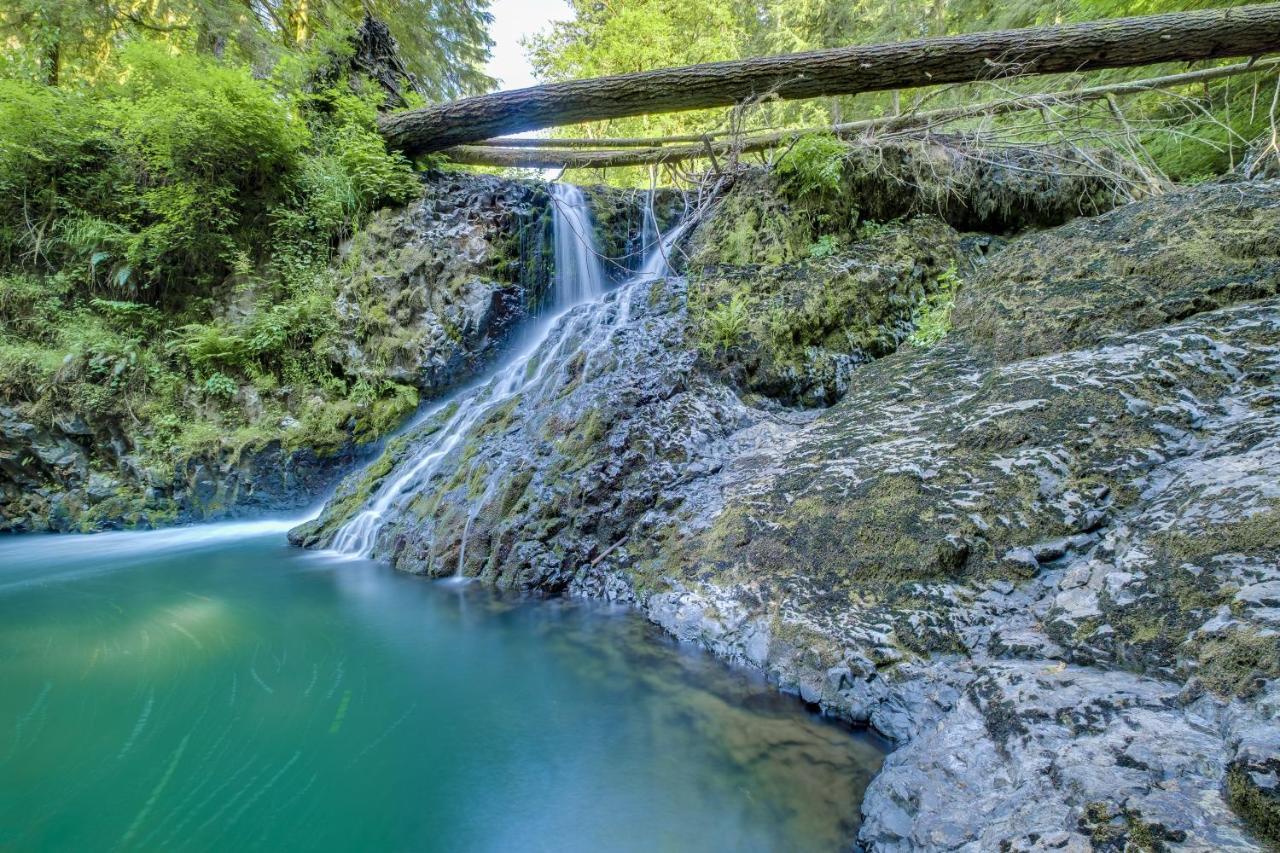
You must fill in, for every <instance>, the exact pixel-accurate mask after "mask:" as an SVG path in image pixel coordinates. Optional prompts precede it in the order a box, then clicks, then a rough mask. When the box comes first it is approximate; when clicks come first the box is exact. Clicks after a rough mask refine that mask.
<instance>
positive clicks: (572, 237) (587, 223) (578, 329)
mask: <svg viewBox="0 0 1280 853" xmlns="http://www.w3.org/2000/svg"><path fill="white" fill-rule="evenodd" d="M550 191H551V195H552V198H553V202H554V205H555V207H554V210H553V213H552V230H553V244H554V252H555V276H554V279H553V283H552V294H551V298H550V300H549V305H550V308H549V309H548V310H547V311H546V312H545V313H544V315H543V317H542V318H540V319H539V320H537V321H535V325H533V326H532V327H531V328H529V329H527V330H526V331H525V333H524V334H523V335H522V336H521V337H520V338H519V339H518V341H519V342H518V344H517V345H516V346H515V347H513V349H512V351H511V352H510V354H509V355H508V356H507V358H506V359H505V360H504V361H503V363H501V364H500V365H499V366H498V368H497V369H496V370H495V372H494V373H493V374H492V376H491V378H490V379H489V380H488V381H487V382H483V383H481V384H479V385H476V386H473V387H472V388H470V389H468V390H465V391H463V392H461V393H460V394H458V395H456V396H454V397H453V398H452V399H451V400H449V401H447V402H446V403H443V404H441V405H440V406H438V407H435V408H433V409H431V410H429V411H428V412H426V413H425V414H424V415H423V416H422V418H421V420H420V423H422V422H425V421H426V420H428V419H429V418H432V417H436V416H438V415H439V414H440V413H441V412H443V411H447V410H448V408H449V407H453V408H452V413H451V414H450V415H449V416H448V417H447V419H446V421H445V422H444V424H443V425H442V426H441V427H440V428H439V429H437V430H435V431H434V432H433V433H431V434H430V435H429V436H426V437H425V438H424V439H422V441H421V442H420V443H419V445H418V446H417V447H415V448H413V449H412V450H411V452H410V453H409V454H408V455H407V456H406V457H405V458H404V460H403V461H401V462H400V464H399V465H398V467H397V468H395V469H394V470H392V471H391V472H390V473H389V474H388V475H387V477H386V478H385V479H384V480H383V482H382V484H381V485H380V486H379V488H378V489H377V491H376V492H375V493H374V494H373V495H372V497H371V498H370V499H369V501H368V503H367V504H366V506H365V508H364V509H363V510H361V511H360V512H359V513H357V514H356V515H354V516H353V517H352V518H351V519H350V520H349V521H347V522H346V523H345V524H344V525H343V526H342V527H341V528H339V529H338V530H337V532H336V533H335V534H334V535H333V539H332V541H331V543H330V546H329V550H330V551H331V552H336V553H338V554H341V555H346V556H350V557H371V556H375V554H376V550H377V547H378V534H379V531H380V530H381V529H382V528H383V525H384V524H385V523H386V522H387V521H388V520H389V519H390V518H391V517H392V516H394V514H395V512H396V510H397V508H398V507H399V506H400V504H401V503H402V502H403V501H405V500H409V499H411V498H412V497H413V496H414V494H415V493H416V492H417V491H418V490H419V489H420V488H421V487H423V486H424V485H425V484H426V483H428V482H430V481H431V479H432V478H433V477H434V476H435V475H436V474H437V473H439V472H440V468H441V465H442V464H443V463H444V460H445V459H446V458H447V457H448V456H449V454H450V451H452V450H453V449H454V448H455V447H457V446H458V444H459V442H461V441H462V440H463V439H464V437H465V436H466V435H467V434H468V432H469V431H470V430H471V428H472V427H473V426H475V425H476V424H478V423H481V422H483V421H484V420H485V419H486V418H487V417H488V416H489V415H490V414H491V413H493V412H494V411H495V410H496V409H498V408H499V407H501V406H504V405H506V404H507V403H508V402H509V401H511V400H512V399H513V398H515V397H517V396H519V395H521V394H538V393H540V392H545V390H546V389H547V388H549V387H553V386H555V385H556V384H558V382H559V378H560V377H561V375H562V374H563V372H564V370H565V369H566V365H567V364H569V363H570V362H571V361H572V360H574V359H581V358H590V357H591V356H592V355H593V354H598V353H600V352H602V351H604V350H605V348H606V347H607V346H608V345H609V341H610V339H611V337H612V335H613V332H614V330H616V329H617V328H618V327H619V326H621V325H623V324H625V323H626V322H627V321H628V320H629V319H630V318H629V317H628V316H624V315H625V314H626V309H625V308H624V307H622V304H621V303H620V301H619V300H610V299H607V298H606V291H607V290H608V283H609V282H608V277H607V276H606V274H605V270H604V264H603V263H602V261H601V255H600V252H599V249H598V245H597V241H596V239H595V232H594V229H593V228H592V224H591V214H590V210H589V208H588V206H587V202H586V198H585V196H584V195H583V192H582V190H581V189H580V188H578V187H576V186H573V185H572V184H563V183H553V184H551V187H550ZM683 230H684V226H683V225H682V226H677V227H675V228H673V229H671V230H670V231H669V232H668V233H667V234H665V235H661V236H660V235H659V229H658V226H657V221H656V217H655V216H654V213H653V205H652V197H650V198H649V199H647V202H646V206H645V210H644V227H643V237H642V245H643V251H644V252H645V256H644V259H643V261H642V262H641V264H640V267H639V269H638V270H637V271H636V272H635V273H634V274H633V275H632V276H631V277H630V278H629V279H628V280H627V281H625V282H623V283H622V284H621V285H620V286H619V290H621V289H625V288H628V287H633V286H637V285H640V284H643V283H646V282H651V281H653V280H655V279H657V278H661V277H662V276H663V275H665V274H666V273H667V257H668V253H669V252H670V250H671V249H672V247H673V246H674V244H675V242H676V241H677V240H678V239H679V237H680V236H681V234H682V233H683ZM411 429H412V427H411ZM484 500H485V499H484V497H483V496H482V497H481V498H479V499H478V500H475V501H473V502H472V507H473V508H472V512H473V513H474V512H476V511H477V510H478V508H479V507H480V506H481V505H483V503H484ZM473 520H474V517H469V518H468V521H467V527H466V529H465V530H464V532H463V538H462V551H461V554H460V555H459V559H458V570H459V572H461V570H462V567H463V565H464V561H465V556H466V539H467V533H468V532H469V530H470V526H471V522H472V521H473Z"/></svg>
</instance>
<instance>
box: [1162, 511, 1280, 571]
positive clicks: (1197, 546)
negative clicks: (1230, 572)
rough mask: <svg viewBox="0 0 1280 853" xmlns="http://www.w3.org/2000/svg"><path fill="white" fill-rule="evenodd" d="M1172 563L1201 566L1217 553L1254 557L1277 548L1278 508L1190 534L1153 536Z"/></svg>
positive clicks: (1279, 533) (1173, 532)
mask: <svg viewBox="0 0 1280 853" xmlns="http://www.w3.org/2000/svg"><path fill="white" fill-rule="evenodd" d="M1153 541H1154V543H1155V544H1156V545H1157V546H1158V547H1160V548H1161V550H1162V551H1163V552H1165V553H1166V554H1168V555H1169V557H1170V559H1172V560H1173V561H1174V562H1175V563H1178V564H1181V563H1190V564H1198V565H1202V564H1203V563H1204V562H1205V561H1206V560H1209V559H1211V558H1213V557H1216V556H1218V555H1220V554H1256V553H1259V552H1264V551H1271V550H1275V549H1277V548H1280V506H1277V505H1274V504H1273V505H1272V506H1271V507H1270V508H1268V509H1266V510H1263V511H1262V512H1257V513H1254V514H1253V515H1250V516H1248V517H1246V518H1241V519H1237V520H1234V521H1229V522H1227V523H1225V524H1215V525H1213V526H1211V527H1207V528H1205V529H1204V530H1198V531H1196V532H1194V533H1192V532H1186V531H1183V530H1181V529H1170V530H1168V531H1166V532H1165V533H1163V534H1161V535H1159V536H1156V537H1153Z"/></svg>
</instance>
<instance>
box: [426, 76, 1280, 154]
mask: <svg viewBox="0 0 1280 853" xmlns="http://www.w3.org/2000/svg"><path fill="white" fill-rule="evenodd" d="M1278 67H1280V59H1268V60H1264V61H1262V62H1240V63H1236V64H1235V65H1223V66H1221V67H1218V68H1205V69H1202V70H1199V71H1187V72H1185V73H1182V74H1170V75H1167V76H1164V77H1152V78H1150V79H1147V80H1130V81H1127V82H1124V83H1112V84H1110V85H1106V86H1089V87H1085V88H1080V89H1066V90H1063V91H1060V92H1044V93H1040V94H1032V95H1018V96H1013V97H1009V98H1003V99H1000V100H996V101H987V102H985V103H980V104H965V105H962V106H956V107H943V108H940V109H935V110H922V111H920V112H909V113H903V114H902V115H896V116H884V117H881V118H869V119H860V120H858V121H851V122H845V123H843V124H836V125H831V126H828V127H807V128H798V129H795V130H777V131H769V132H765V133H756V134H752V135H750V136H743V137H740V138H738V139H731V140H727V141H721V142H711V141H710V140H711V139H712V138H713V137H715V136H722V135H724V134H707V135H706V136H702V137H699V136H696V135H695V136H692V137H690V136H669V137H663V138H661V139H654V138H649V139H631V138H623V139H599V140H595V141H594V145H595V148H596V149H597V150H594V151H583V150H574V149H583V148H586V147H588V146H587V145H585V144H584V143H587V142H591V140H586V139H570V140H564V141H567V142H569V143H573V144H571V145H567V146H564V148H562V147H561V146H560V143H561V142H562V140H559V139H519V138H509V139H494V140H489V142H488V144H485V145H460V146H458V147H457V148H448V149H446V150H445V152H444V153H445V154H447V155H449V159H451V160H453V161H454V162H455V163H463V164H469V165H476V166H506V167H518V168H526V169H557V168H569V169H604V168H614V167H618V166H642V165H648V164H657V163H673V162H676V161H678V160H694V159H699V158H704V157H707V156H708V155H711V156H722V155H728V154H732V153H735V152H736V153H738V154H747V153H750V152H753V151H766V150H768V149H770V148H777V147H780V146H783V145H787V144H789V143H792V142H794V141H795V140H796V139H798V138H800V137H801V136H804V135H805V134H809V133H830V134H834V135H835V136H840V137H856V136H857V135H858V134H864V133H882V134H883V133H893V132H896V131H903V130H913V129H916V130H923V129H928V128H930V127H935V126H938V125H943V124H947V123H949V122H954V121H957V120H960V119H966V118H974V117H977V116H995V115H1002V114H1005V113H1011V112H1018V111H1021V110H1041V109H1052V108H1053V107H1057V106H1062V105H1064V104H1073V103H1083V102H1086V101H1092V100H1100V99H1103V98H1107V97H1110V96H1112V95H1133V94H1139V93H1142V92H1151V91H1154V90H1157V89H1167V88H1171V87H1173V86H1185V85H1187V84H1189V83H1203V82H1207V81H1209V80H1218V79H1221V78H1223V77H1231V76H1234V75H1237V74H1248V73H1258V72H1266V71H1275V70H1276V69H1277V68H1278ZM691 138H692V139H694V140H701V141H700V142H699V144H696V145H667V144H665V143H669V142H684V141H687V140H689V139H691ZM636 143H643V144H644V145H643V147H640V146H638V145H636ZM611 149H615V150H611ZM616 149H628V150H616Z"/></svg>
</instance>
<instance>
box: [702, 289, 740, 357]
mask: <svg viewBox="0 0 1280 853" xmlns="http://www.w3.org/2000/svg"><path fill="white" fill-rule="evenodd" d="M749 309H750V302H749V301H748V299H747V296H746V294H744V293H735V294H733V295H732V296H731V297H730V298H729V300H728V301H727V302H722V303H721V304H719V305H717V306H715V307H714V308H712V309H711V310H709V311H708V312H707V316H706V336H705V338H706V340H707V341H708V342H709V343H710V344H711V346H712V347H713V348H714V349H718V350H727V349H732V348H733V347H735V346H737V345H738V343H739V341H741V340H742V337H743V335H745V334H746V331H747V325H748V323H749V322H750V313H749Z"/></svg>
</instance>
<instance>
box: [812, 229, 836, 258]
mask: <svg viewBox="0 0 1280 853" xmlns="http://www.w3.org/2000/svg"><path fill="white" fill-rule="evenodd" d="M838 251H840V238H839V237H837V236H836V235H834V234H823V235H822V236H821V237H819V238H818V239H817V240H815V241H814V242H813V244H812V245H810V246H809V257H810V259H812V260H815V261H820V260H822V259H823V258H829V257H831V256H832V255H834V254H835V253H836V252H838Z"/></svg>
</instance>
